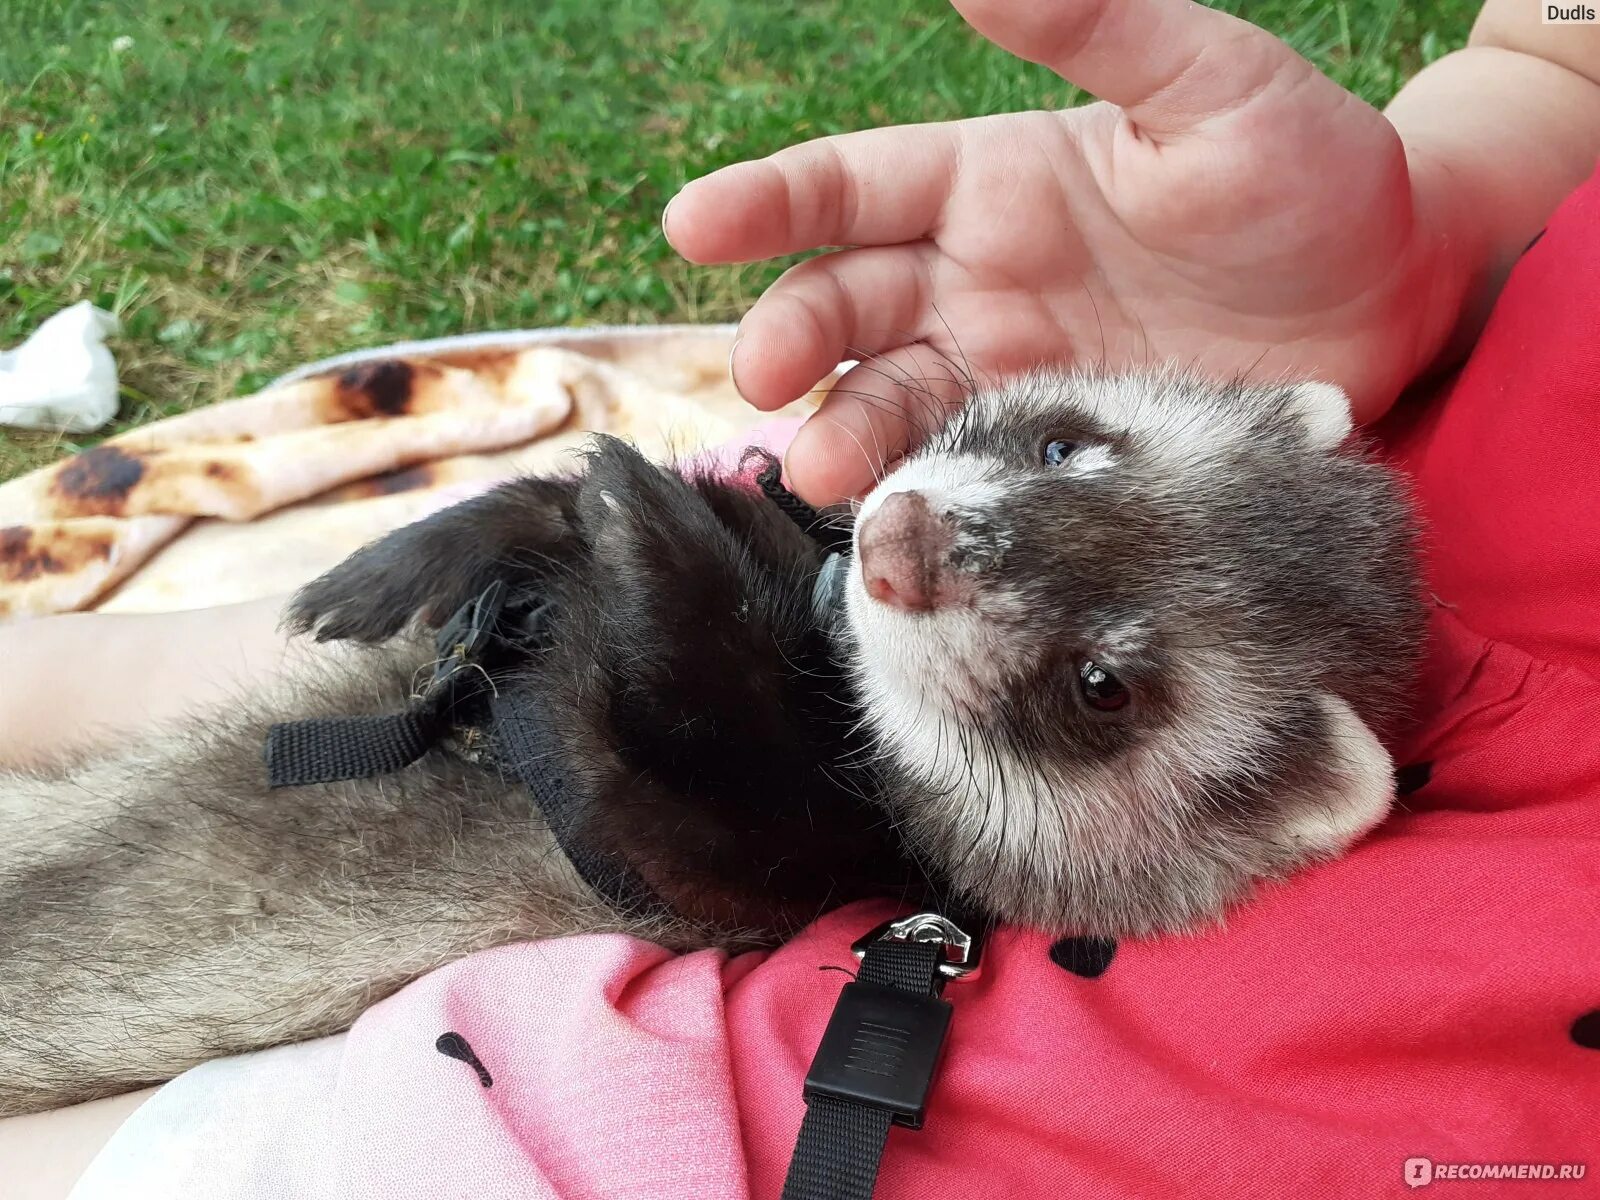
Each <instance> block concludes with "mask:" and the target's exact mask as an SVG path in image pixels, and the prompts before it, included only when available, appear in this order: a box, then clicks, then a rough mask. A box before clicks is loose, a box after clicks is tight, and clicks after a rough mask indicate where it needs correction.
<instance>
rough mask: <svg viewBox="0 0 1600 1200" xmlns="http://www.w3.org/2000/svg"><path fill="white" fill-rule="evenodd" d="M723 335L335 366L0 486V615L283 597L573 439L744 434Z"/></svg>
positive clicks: (471, 351) (590, 335)
mask: <svg viewBox="0 0 1600 1200" xmlns="http://www.w3.org/2000/svg"><path fill="white" fill-rule="evenodd" d="M731 343H732V329H731V328H730V327H670V326H669V327H662V328H653V329H652V328H630V329H608V330H596V331H586V330H552V331H533V332H528V333H522V334H507V335H497V336H486V337H476V338H467V339H447V340H445V341H440V342H431V343H415V344H409V345H406V346H400V347H393V348H390V349H388V350H386V351H381V352H377V353H363V354H360V355H354V356H346V357H345V358H343V359H335V360H330V361H329V362H328V363H323V364H317V365H315V366H313V367H310V368H307V369H305V370H304V371H302V372H297V373H296V374H295V375H294V376H291V377H290V378H288V379H287V380H285V381H280V383H279V384H277V385H274V386H273V387H271V388H269V389H267V390H266V391H263V392H260V393H258V394H257V395H254V396H248V397H245V398H243V399H239V400H232V401H227V402H224V403H221V404H215V405H212V406H210V407H208V408H202V409H197V410H195V411H193V412H190V413H185V414H184V415H182V416H178V417H173V418H170V419H168V420H165V421H158V422H156V423H155V424H152V425H147V426H144V427H142V428H140V429H136V430H132V431H130V432H128V433H125V434H122V435H120V436H118V437H115V438H111V439H109V440H107V441H106V442H104V443H102V444H101V445H99V446H97V447H95V448H93V449H91V450H88V451H85V452H83V453H81V454H77V455H74V456H72V457H71V458H67V459H65V460H63V461H61V462H59V463H55V464H53V465H51V466H49V467H46V468H43V469H42V470H39V471H35V472H33V473H32V474H29V475H25V476H22V477H21V478H19V479H14V480H11V481H10V482H8V483H4V484H0V620H5V619H8V618H9V619H16V618H19V617H27V616H37V615H41V614H45V613H53V612H68V611H74V610H83V609H98V610H101V611H114V612H160V611H170V610H175V609H184V608H200V607H206V606H209V605H215V604H226V603H232V602H234V601H241V600H249V599H255V598H257V597H261V596H268V595H275V594H279V593H282V592H286V591H289V590H292V589H293V588H295V587H297V586H299V585H300V584H302V583H305V582H306V581H308V580H310V579H312V578H313V577H315V576H316V575H318V574H320V573H321V572H322V571H324V570H326V569H327V568H328V567H331V566H332V565H333V564H334V563H336V562H338V561H339V560H340V559H341V558H343V557H344V556H345V555H347V554H349V553H350V552H351V551H353V550H355V549H356V548H357V547H359V546H361V545H362V544H364V543H365V542H367V541H370V540H371V539H372V538H374V537H377V536H379V535H380V534H382V533H385V532H387V531H388V530H390V529H394V528H396V527H398V526H400V525H403V524H406V523H407V522H410V521H413V520H416V519H418V518H419V517H422V516H425V515H426V514H428V513H430V512H432V511H434V510H436V509H437V508H439V507H441V506H443V505H445V504H448V503H451V502H452V501H454V500H455V499H458V498H460V497H461V496H462V495H463V494H466V493H467V492H469V491H471V490H475V489H476V488H478V487H482V486H486V485H487V484H489V483H491V482H493V481H495V480H498V479H503V478H506V477H509V476H511V475H515V474H519V473H524V472H539V471H548V470H552V469H559V468H560V466H561V465H562V464H563V462H564V461H566V460H567V459H568V457H569V456H570V455H571V453H572V451H573V449H574V448H575V447H577V446H578V445H580V444H581V443H582V442H583V440H584V439H585V438H586V436H587V434H588V433H589V432H590V431H604V432H608V433H614V434H618V435H620V436H623V437H626V438H628V439H630V440H631V441H633V442H635V443H637V444H638V445H639V446H640V447H641V449H643V450H644V451H645V453H647V454H649V455H651V456H652V457H656V458H662V459H664V458H668V457H671V456H673V455H675V454H681V453H684V452H687V451H690V450H693V449H695V448H697V447H701V446H705V445H709V444H715V443H719V442H722V441H725V440H727V439H728V438H730V437H732V436H733V435H735V434H736V433H738V432H739V431H740V430H741V429H743V428H745V427H747V426H749V425H751V424H753V423H754V419H755V417H756V414H755V413H753V412H752V411H751V410H749V409H747V408H745V407H744V405H743V404H742V402H741V401H740V400H739V398H738V396H737V395H736V394H735V393H734V392H733V390H732V387H731V386H730V385H729V383H728V377H727V368H726V363H727V357H728V350H729V347H730V345H731Z"/></svg>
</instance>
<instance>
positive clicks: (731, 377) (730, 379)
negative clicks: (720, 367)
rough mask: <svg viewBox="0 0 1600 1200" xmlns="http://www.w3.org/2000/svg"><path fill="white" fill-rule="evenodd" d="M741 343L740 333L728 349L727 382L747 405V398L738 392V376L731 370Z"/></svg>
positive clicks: (742, 336)
mask: <svg viewBox="0 0 1600 1200" xmlns="http://www.w3.org/2000/svg"><path fill="white" fill-rule="evenodd" d="M742 341H744V335H743V334H742V333H741V334H739V335H738V336H736V337H735V338H734V339H733V345H731V346H729V347H728V382H729V383H731V384H733V390H734V391H736V392H739V399H741V400H743V401H744V402H745V403H746V404H749V403H750V399H749V397H748V396H746V395H745V394H744V393H743V392H742V391H740V390H739V376H738V375H737V374H736V373H735V372H734V369H733V356H734V355H735V354H737V353H738V352H739V343H740V342H742Z"/></svg>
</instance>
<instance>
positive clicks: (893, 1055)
mask: <svg viewBox="0 0 1600 1200" xmlns="http://www.w3.org/2000/svg"><path fill="white" fill-rule="evenodd" d="M950 1011H951V1006H950V1002H949V1001H948V1000H941V999H939V998H938V997H937V996H928V995H914V994H912V993H911V992H902V991H898V990H896V989H895V988H889V987H882V986H880V985H878V984H875V983H847V984H845V985H844V989H843V990H842V991H841V992H840V993H839V1000H838V1002H837V1003H836V1004H835V1005H834V1007H833V1016H831V1017H830V1018H828V1027H827V1029H825V1030H824V1031H823V1034H822V1044H821V1045H819V1046H818V1047H817V1056H816V1058H814V1059H813V1060H812V1061H811V1070H810V1071H809V1072H807V1074H806V1085H805V1095H806V1097H807V1098H808V1099H809V1098H810V1097H813V1096H826V1097H828V1098H830V1099H834V1100H844V1101H847V1102H849V1103H852V1104H864V1105H867V1106H869V1107H871V1108H876V1109H881V1110H885V1111H887V1112H888V1113H889V1114H890V1115H891V1117H892V1118H893V1120H894V1123H895V1124H896V1125H904V1126H907V1127H908V1128H911V1129H921V1128H922V1117H923V1113H924V1112H925V1111H926V1109H927V1105H928V1092H929V1091H930V1090H931V1089H932V1086H933V1072H934V1068H935V1067H937V1066H938V1065H939V1054H940V1051H942V1050H943V1049H944V1039H945V1034H946V1033H947V1032H948V1030H949V1028H950Z"/></svg>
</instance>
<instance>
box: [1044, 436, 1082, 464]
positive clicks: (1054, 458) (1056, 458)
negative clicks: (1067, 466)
mask: <svg viewBox="0 0 1600 1200" xmlns="http://www.w3.org/2000/svg"><path fill="white" fill-rule="evenodd" d="M1077 451H1078V443H1077V442H1068V441H1062V440H1060V439H1057V440H1056V441H1053V442H1046V443H1045V447H1044V465H1045V466H1047V467H1059V466H1061V465H1062V464H1063V463H1064V462H1066V461H1067V459H1069V458H1071V457H1072V456H1073V455H1074V454H1076V453H1077Z"/></svg>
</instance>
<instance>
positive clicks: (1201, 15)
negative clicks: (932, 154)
mask: <svg viewBox="0 0 1600 1200" xmlns="http://www.w3.org/2000/svg"><path fill="white" fill-rule="evenodd" d="M952 2H953V3H954V4H955V7H956V9H957V10H958V11H959V12H960V13H961V15H962V16H963V17H965V18H966V20H967V23H968V24H970V25H971V26H972V27H973V28H974V29H976V30H977V31H978V32H979V33H981V34H982V35H983V36H984V37H986V38H988V39H989V40H990V41H991V42H994V43H995V44H996V45H998V46H1001V47H1003V48H1004V49H1006V50H1009V51H1010V52H1011V53H1012V54H1015V55H1017V56H1018V57H1019V58H1025V59H1027V60H1028V61H1029V62H1036V63H1039V64H1041V65H1043V66H1046V67H1049V68H1050V69H1051V70H1052V71H1054V72H1055V73H1056V74H1057V75H1060V76H1061V77H1062V78H1063V79H1065V80H1067V82H1069V83H1072V84H1075V85H1077V86H1078V87H1081V88H1082V89H1083V90H1084V91H1086V92H1089V93H1091V94H1093V95H1095V96H1098V97H1099V98H1100V99H1102V100H1106V101H1109V102H1110V103H1112V104H1115V105H1116V106H1117V107H1119V108H1121V109H1122V110H1123V111H1125V112H1126V113H1127V114H1128V116H1129V118H1130V119H1132V121H1133V122H1134V123H1135V124H1136V125H1138V126H1139V127H1140V128H1141V130H1142V131H1144V132H1146V133H1149V134H1151V135H1152V136H1155V137H1156V138H1157V139H1160V138H1161V137H1163V136H1175V135H1178V134H1182V133H1185V132H1188V131H1189V130H1191V129H1193V128H1194V127H1195V126H1197V125H1199V124H1201V123H1202V122H1204V121H1206V120H1208V119H1210V118H1213V117H1216V116H1220V115H1222V114H1225V113H1228V112H1231V111H1232V110H1234V109H1236V108H1238V107H1240V106H1241V105H1243V104H1244V103H1246V102H1247V101H1249V100H1251V99H1253V98H1255V97H1256V96H1258V95H1260V94H1261V93H1263V92H1265V91H1267V90H1269V89H1270V88H1272V86H1273V85H1274V84H1275V83H1276V82H1278V81H1280V80H1282V81H1284V82H1293V83H1301V82H1304V80H1305V78H1306V76H1307V75H1316V76H1317V78H1319V79H1322V81H1323V83H1324V84H1326V86H1328V87H1329V88H1332V89H1337V86H1338V85H1337V84H1335V83H1333V81H1332V80H1328V79H1326V78H1324V77H1322V76H1320V75H1317V72H1316V69H1315V68H1314V67H1312V66H1311V64H1310V63H1308V62H1306V60H1305V59H1303V58H1301V57H1300V56H1299V55H1298V54H1296V53H1295V52H1294V51H1293V50H1291V49H1289V47H1288V46H1286V45H1285V44H1284V43H1283V42H1281V41H1279V40H1278V39H1277V38H1275V37H1273V36H1272V35H1271V34H1270V33H1267V32H1266V31H1265V30H1263V29H1260V28H1258V27H1257V26H1255V25H1252V24H1250V23H1249V22H1248V21H1241V20H1240V19H1239V18H1237V17H1234V16H1230V15H1229V14H1227V13H1222V12H1217V11H1215V10H1213V9H1210V8H1207V7H1205V6H1204V5H1203V4H1198V3H1194V2H1192V0H952Z"/></svg>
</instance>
